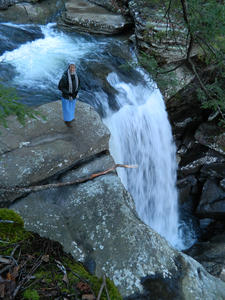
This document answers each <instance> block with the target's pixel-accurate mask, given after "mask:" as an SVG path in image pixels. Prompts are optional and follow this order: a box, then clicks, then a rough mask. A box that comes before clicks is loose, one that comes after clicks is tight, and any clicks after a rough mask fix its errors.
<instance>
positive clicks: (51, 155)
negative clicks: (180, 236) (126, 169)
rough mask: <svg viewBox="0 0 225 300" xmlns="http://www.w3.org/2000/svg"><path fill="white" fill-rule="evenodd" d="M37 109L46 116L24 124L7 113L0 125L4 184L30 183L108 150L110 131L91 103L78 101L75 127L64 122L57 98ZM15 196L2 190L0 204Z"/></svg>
mask: <svg viewBox="0 0 225 300" xmlns="http://www.w3.org/2000/svg"><path fill="white" fill-rule="evenodd" d="M38 110H39V111H40V112H41V113H42V114H43V115H45V116H46V119H42V118H38V119H29V120H28V121H27V123H26V126H25V127H23V126H22V125H21V124H20V123H19V122H18V121H17V120H16V118H15V117H10V118H9V119H8V125H9V127H8V128H3V127H1V128H0V131H1V142H0V161H1V163H0V182H1V185H3V186H5V187H8V188H12V189H13V187H14V186H29V185H33V184H35V183H37V182H40V181H43V180H46V179H47V178H49V177H51V176H53V175H55V174H58V173H60V172H63V171H64V170H66V169H68V168H71V167H72V166H74V165H75V164H77V163H78V162H79V161H81V160H85V159H89V158H90V157H91V156H93V155H96V154H98V153H101V152H103V151H107V150H108V140H109V132H108V130H107V128H106V127H105V126H104V125H103V123H102V121H101V119H100V117H99V115H98V114H97V113H96V112H95V111H94V110H93V108H91V106H90V105H88V104H85V103H83V102H80V101H78V103H77V107H76V119H75V124H74V128H68V127H66V126H65V124H64V122H63V120H62V110H61V103H60V101H58V102H52V103H49V104H45V105H42V106H40V107H39V109H38ZM16 197H18V195H16V194H13V193H11V194H10V195H9V194H8V193H7V194H5V193H4V192H3V191H2V193H1V195H0V204H1V206H5V205H7V203H6V202H5V201H7V202H9V201H13V200H14V199H15V198H16Z"/></svg>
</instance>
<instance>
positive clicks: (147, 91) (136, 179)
mask: <svg viewBox="0 0 225 300" xmlns="http://www.w3.org/2000/svg"><path fill="white" fill-rule="evenodd" d="M108 81H109V82H110V84H111V85H112V86H113V87H114V88H115V89H116V90H117V91H119V94H118V95H117V102H118V103H119V105H120V109H119V111H118V112H116V113H112V114H111V115H109V116H108V117H107V118H106V119H105V123H106V124H107V126H108V127H109V129H110V131H111V139H110V150H111V153H112V155H113V157H114V159H115V161H116V162H118V163H124V164H137V165H138V168H136V169H133V170H130V169H129V170H126V169H119V170H118V173H119V176H120V177H121V180H122V182H123V184H124V186H125V187H126V189H127V190H128V191H129V192H130V193H131V195H132V196H133V199H134V200H135V204H136V210H137V212H138V214H139V216H140V218H141V219H142V220H143V221H144V222H145V223H146V224H148V225H149V226H151V227H152V228H153V229H155V230H156V231H157V232H159V233H160V234H161V235H162V236H164V237H165V238H166V239H167V240H168V241H169V242H170V243H171V244H172V245H173V246H176V247H179V248H180V247H182V246H181V241H180V240H179V238H178V207H177V190H176V187H175V183H176V155H175V154H176V151H175V150H176V149H175V145H174V142H173V137H172V134H171V128H170V124H169V121H168V118H167V114H166V111H165V105H164V101H163V99H162V96H161V94H160V92H159V90H158V89H157V87H156V86H153V85H151V86H149V85H148V84H145V85H143V84H141V83H138V84H137V85H136V86H134V85H133V84H126V83H123V82H121V81H120V80H119V78H118V76H117V75H116V74H110V75H109V76H108Z"/></svg>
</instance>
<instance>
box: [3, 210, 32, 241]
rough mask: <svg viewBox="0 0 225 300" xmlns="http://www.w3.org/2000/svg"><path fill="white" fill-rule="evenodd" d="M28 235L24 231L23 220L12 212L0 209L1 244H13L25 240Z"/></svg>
mask: <svg viewBox="0 0 225 300" xmlns="http://www.w3.org/2000/svg"><path fill="white" fill-rule="evenodd" d="M27 237H28V233H27V232H26V231H25V229H24V221H23V219H22V218H21V217H20V216H19V215H18V214H17V213H16V212H14V211H13V210H11V209H7V208H1V209H0V239H1V240H2V241H3V242H10V243H15V242H18V241H21V240H23V239H26V238H27Z"/></svg>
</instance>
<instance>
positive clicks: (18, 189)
mask: <svg viewBox="0 0 225 300" xmlns="http://www.w3.org/2000/svg"><path fill="white" fill-rule="evenodd" d="M116 168H137V165H123V164H116V165H114V166H113V167H111V168H109V169H107V170H105V171H102V172H99V173H94V174H91V175H90V176H87V177H84V178H78V179H76V180H74V181H71V182H60V183H50V184H45V185H36V186H28V187H5V186H0V189H1V190H4V191H6V192H13V193H30V192H37V191H43V190H46V189H51V188H57V187H63V186H68V185H73V184H78V183H83V182H86V181H89V180H92V179H94V178H96V177H99V176H102V175H105V174H107V173H110V172H112V171H114V170H115V169H116Z"/></svg>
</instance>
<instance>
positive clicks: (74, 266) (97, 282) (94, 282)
mask: <svg viewBox="0 0 225 300" xmlns="http://www.w3.org/2000/svg"><path fill="white" fill-rule="evenodd" d="M65 263H67V265H68V266H69V268H70V269H71V270H72V271H73V272H74V273H76V274H78V275H79V276H80V277H81V278H84V279H86V280H87V281H88V282H89V284H90V286H91V288H92V289H93V291H94V293H95V295H98V293H99V290H100V288H101V285H102V278H98V277H97V276H94V275H91V274H90V273H89V272H88V271H87V270H86V269H85V268H84V266H83V265H82V264H81V263H71V262H69V261H68V260H67V259H66V260H65ZM68 277H69V279H70V280H71V279H72V277H74V275H73V273H72V272H70V273H69V275H68ZM106 284H107V288H108V291H109V295H110V298H111V299H116V300H122V297H121V295H120V293H119V291H118V289H117V288H116V286H115V285H114V283H113V281H112V280H110V279H109V278H106ZM106 299H107V296H106V293H105V291H104V292H103V293H102V297H101V300H106Z"/></svg>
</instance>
